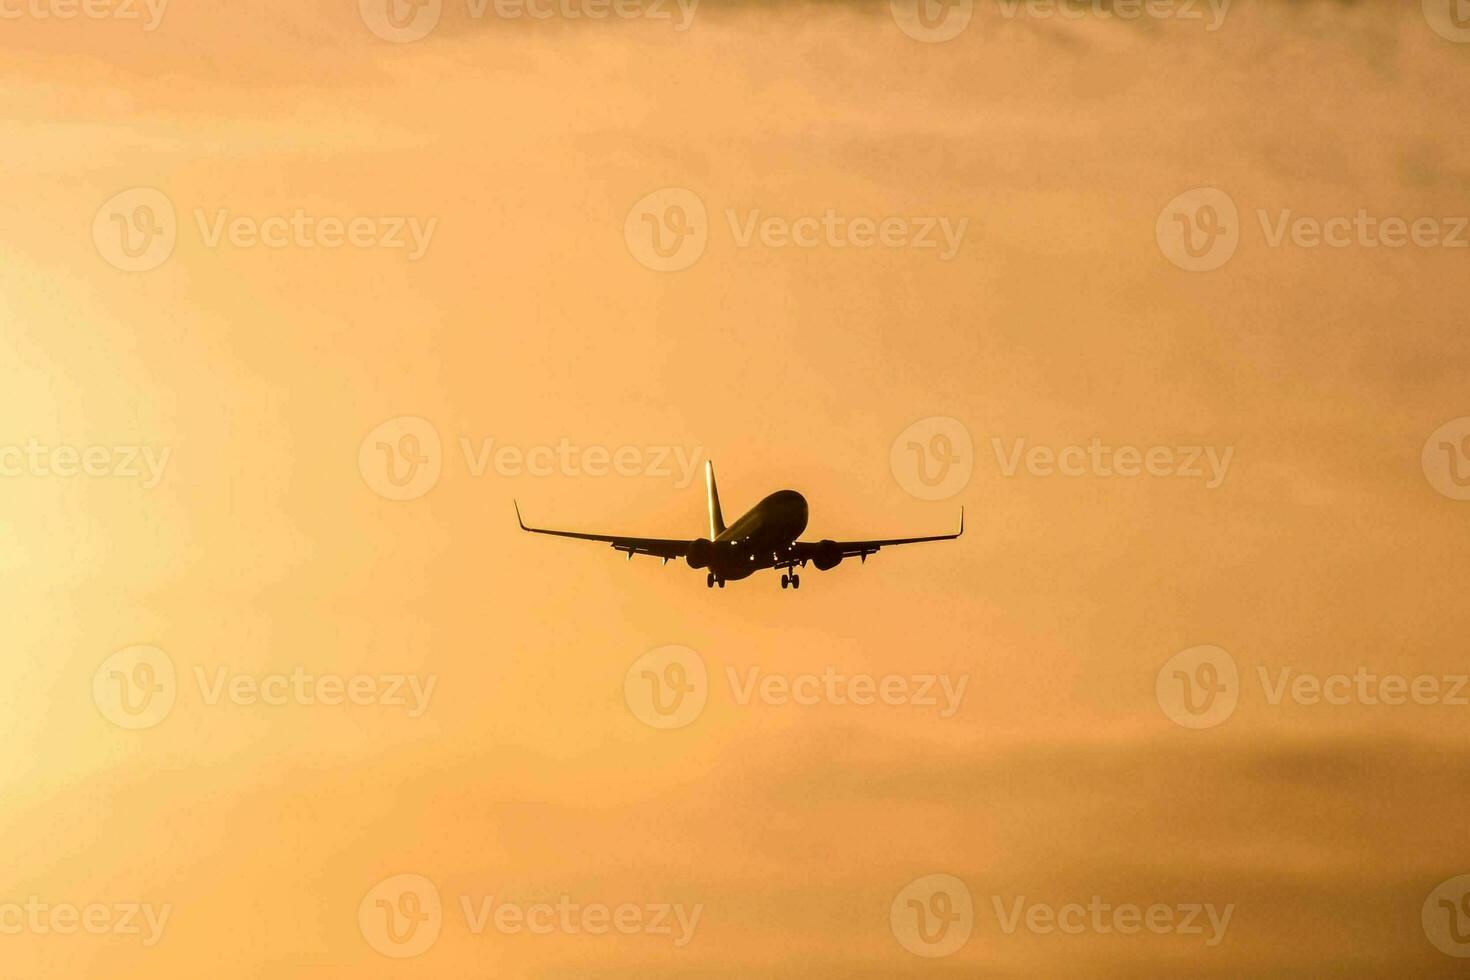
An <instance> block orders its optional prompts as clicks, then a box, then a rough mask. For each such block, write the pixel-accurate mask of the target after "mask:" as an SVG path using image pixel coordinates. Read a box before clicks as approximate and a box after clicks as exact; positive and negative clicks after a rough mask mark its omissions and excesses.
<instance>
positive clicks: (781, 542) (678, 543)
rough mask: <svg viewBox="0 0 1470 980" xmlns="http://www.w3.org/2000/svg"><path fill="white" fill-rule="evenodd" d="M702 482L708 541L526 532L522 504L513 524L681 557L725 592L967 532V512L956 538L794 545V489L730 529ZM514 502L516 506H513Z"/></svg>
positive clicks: (800, 501) (800, 502)
mask: <svg viewBox="0 0 1470 980" xmlns="http://www.w3.org/2000/svg"><path fill="white" fill-rule="evenodd" d="M704 482H705V490H706V494H707V497H708V506H709V537H707V538H695V539H694V540H693V541H686V540H683V539H680V538H634V537H627V536H625V535H620V534H587V533H583V532H581V531H553V530H550V529H548V528H544V527H527V526H526V522H525V521H524V520H522V519H521V505H520V504H519V503H516V504H515V508H516V522H517V523H518V524H520V526H521V530H522V531H530V532H531V533H533V534H554V535H557V536H558V537H563V538H579V539H581V540H583V541H604V542H607V543H608V544H611V545H612V546H613V548H614V550H616V551H622V552H626V553H627V555H628V560H629V561H632V560H633V556H634V555H652V556H653V557H655V558H662V559H663V561H664V564H666V565H667V564H668V563H669V559H671V558H683V559H684V560H685V561H687V562H688V563H689V567H690V568H706V569H709V571H708V573H707V574H706V575H705V581H704V584H705V586H706V587H708V588H711V589H712V588H714V587H715V585H716V584H718V585H719V587H720V588H722V589H723V588H724V587H725V583H726V582H727V581H732V580H736V579H742V578H746V577H748V576H750V575H751V574H752V573H754V572H758V571H760V570H761V569H763V568H780V569H784V571H782V573H781V588H783V589H785V588H793V589H799V588H801V576H800V575H799V574H798V573H797V571H796V570H797V568H798V567H800V568H805V567H806V563H807V562H811V563H812V564H813V565H816V566H817V568H818V569H819V570H820V571H824V572H825V571H827V570H829V569H832V568H836V567H837V566H838V565H839V564H840V563H841V562H842V559H844V558H857V559H859V560H861V561H862V562H864V563H866V562H867V560H868V556H869V555H871V554H873V553H874V552H876V551H878V549H880V548H887V547H892V546H894V545H900V544H918V543H920V542H923V541H950V540H953V539H954V538H957V537H959V536H960V535H961V534H964V533H965V509H964V508H963V507H961V508H960V529H959V530H958V531H956V532H955V533H954V534H934V535H930V536H928V537H922V538H883V539H879V540H874V541H832V540H830V539H823V540H821V541H798V540H797V539H798V538H799V537H801V532H802V531H805V530H806V519H807V506H806V498H805V497H803V496H802V495H801V494H799V493H797V492H796V491H795V490H777V491H776V492H775V493H773V494H771V495H770V496H769V497H766V498H765V499H764V500H762V501H761V502H760V503H758V504H756V505H755V506H754V507H752V508H751V509H750V510H749V511H748V512H747V513H746V514H745V516H744V517H742V518H740V519H739V520H738V521H736V522H735V523H734V524H731V525H730V526H729V527H726V526H725V519H724V516H723V515H722V514H721V513H720V492H719V490H718V489H717V488H716V487H715V468H714V464H712V463H710V462H708V461H706V462H705V464H704ZM512 503H515V502H514V501H512Z"/></svg>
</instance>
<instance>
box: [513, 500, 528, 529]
mask: <svg viewBox="0 0 1470 980" xmlns="http://www.w3.org/2000/svg"><path fill="white" fill-rule="evenodd" d="M510 502H511V504H512V505H514V506H515V509H516V523H517V524H519V525H520V526H521V530H522V531H529V530H531V529H530V528H528V527H526V522H525V521H524V520H522V519H521V505H520V504H519V503H516V499H515V498H514V497H512V498H510Z"/></svg>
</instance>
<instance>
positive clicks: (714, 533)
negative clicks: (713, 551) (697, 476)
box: [704, 460, 725, 541]
mask: <svg viewBox="0 0 1470 980" xmlns="http://www.w3.org/2000/svg"><path fill="white" fill-rule="evenodd" d="M704 487H705V493H706V495H707V497H708V500H709V539H710V540H711V541H713V540H714V539H715V538H718V537H719V536H720V535H722V534H724V533H725V515H724V514H721V513H720V490H719V488H718V487H716V486H715V464H714V463H711V462H710V461H709V460H705V461H704Z"/></svg>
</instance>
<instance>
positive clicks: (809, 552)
mask: <svg viewBox="0 0 1470 980" xmlns="http://www.w3.org/2000/svg"><path fill="white" fill-rule="evenodd" d="M964 533H965V509H964V508H963V507H961V508H960V529H959V530H958V531H956V532H955V533H953V534H930V535H927V536H925V537H921V538H878V539H875V540H873V541H798V542H796V557H797V558H798V559H803V558H804V559H813V558H824V559H830V558H831V557H832V556H833V553H834V552H835V553H836V554H838V555H841V556H842V557H843V558H858V559H861V560H862V561H867V560H868V556H869V555H871V554H874V553H875V552H877V551H878V550H879V549H880V548H891V547H894V546H896V545H900V544H920V543H922V542H924V541H953V540H954V539H955V538H957V537H959V536H960V535H962V534H964ZM834 564H835V562H834Z"/></svg>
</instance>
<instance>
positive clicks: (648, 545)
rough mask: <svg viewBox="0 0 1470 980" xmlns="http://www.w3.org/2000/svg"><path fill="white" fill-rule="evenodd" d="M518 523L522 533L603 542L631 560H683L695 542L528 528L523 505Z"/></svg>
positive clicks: (518, 513)
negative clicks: (651, 557)
mask: <svg viewBox="0 0 1470 980" xmlns="http://www.w3.org/2000/svg"><path fill="white" fill-rule="evenodd" d="M515 507H516V523H518V524H520V526H521V530H522V531H530V532H531V533H533V534H554V535H556V536H557V537H559V538H578V539H580V540H582V541H602V542H605V543H607V544H610V545H612V546H613V550H615V551H621V552H624V553H625V554H627V556H628V557H629V558H632V557H633V556H634V555H652V556H653V557H655V558H662V559H663V560H664V561H668V560H669V559H670V558H683V557H684V556H685V555H687V554H688V553H689V545H690V544H692V543H693V542H690V541H686V540H683V539H676V538H632V537H628V536H627V535H622V534H588V533H585V532H582V531H553V530H551V529H550V528H544V527H527V526H526V522H525V521H523V520H521V505H520V504H516V505H515Z"/></svg>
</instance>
